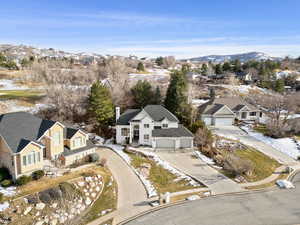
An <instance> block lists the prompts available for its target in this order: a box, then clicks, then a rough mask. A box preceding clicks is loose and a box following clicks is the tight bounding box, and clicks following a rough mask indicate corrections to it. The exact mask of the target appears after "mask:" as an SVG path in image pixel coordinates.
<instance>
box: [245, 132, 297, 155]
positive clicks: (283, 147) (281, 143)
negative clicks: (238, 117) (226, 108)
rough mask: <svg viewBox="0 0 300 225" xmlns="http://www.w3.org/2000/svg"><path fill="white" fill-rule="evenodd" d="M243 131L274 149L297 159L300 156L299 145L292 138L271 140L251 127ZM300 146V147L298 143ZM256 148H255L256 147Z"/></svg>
mask: <svg viewBox="0 0 300 225" xmlns="http://www.w3.org/2000/svg"><path fill="white" fill-rule="evenodd" d="M242 129H244V130H246V131H247V132H248V135H250V136H252V137H254V138H256V139H257V140H259V141H261V142H264V143H265V144H267V145H270V146H271V147H273V148H274V149H276V150H278V151H280V152H282V153H284V154H287V155H289V156H290V157H292V158H294V159H297V158H298V156H300V150H298V149H297V143H296V142H295V141H294V140H293V139H292V138H278V139H275V138H271V137H267V136H264V135H263V134H261V133H258V132H255V131H254V130H252V129H251V128H250V127H249V126H243V127H242ZM298 145H300V143H299V141H298ZM254 147H255V146H254Z"/></svg>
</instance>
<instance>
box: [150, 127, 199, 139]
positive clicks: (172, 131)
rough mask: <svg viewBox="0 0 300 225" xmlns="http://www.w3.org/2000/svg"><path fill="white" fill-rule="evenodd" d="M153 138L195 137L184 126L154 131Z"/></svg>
mask: <svg viewBox="0 0 300 225" xmlns="http://www.w3.org/2000/svg"><path fill="white" fill-rule="evenodd" d="M152 137H194V135H193V134H192V133H191V132H190V131H189V130H188V129H187V128H185V127H184V126H182V125H179V126H178V128H167V129H154V130H153V131H152Z"/></svg>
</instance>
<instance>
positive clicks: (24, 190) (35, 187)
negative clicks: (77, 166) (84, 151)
mask: <svg viewBox="0 0 300 225" xmlns="http://www.w3.org/2000/svg"><path fill="white" fill-rule="evenodd" d="M87 172H95V173H97V174H101V175H102V176H106V175H107V173H108V171H107V170H106V169H104V168H102V167H97V166H94V167H89V168H85V169H82V170H79V171H75V172H72V173H69V174H66V175H63V176H60V177H53V178H51V177H43V178H41V179H40V180H37V181H31V182H29V183H28V184H26V185H24V186H20V187H19V188H18V195H17V196H15V197H14V198H16V197H20V196H25V195H28V194H33V193H36V192H40V191H43V190H46V189H48V188H51V187H55V186H57V185H58V184H60V183H61V182H66V181H70V180H72V179H75V178H78V177H81V176H82V174H83V173H87Z"/></svg>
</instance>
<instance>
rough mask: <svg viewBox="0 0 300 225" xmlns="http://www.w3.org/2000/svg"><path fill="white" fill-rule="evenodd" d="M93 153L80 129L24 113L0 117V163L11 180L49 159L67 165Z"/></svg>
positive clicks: (90, 145)
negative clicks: (8, 172)
mask: <svg viewBox="0 0 300 225" xmlns="http://www.w3.org/2000/svg"><path fill="white" fill-rule="evenodd" d="M94 152H95V146H94V145H93V144H92V143H91V142H90V141H89V140H88V135H87V134H86V133H84V132H83V131H81V130H78V129H73V128H68V127H66V126H64V125H63V124H62V123H60V122H56V121H52V120H45V119H41V118H39V117H36V116H34V115H32V114H30V113H27V112H15V113H7V114H3V115H1V116H0V166H1V167H6V168H8V169H9V171H10V173H11V175H12V177H13V179H17V178H18V177H19V176H22V175H30V174H31V173H32V172H34V171H36V170H42V169H44V166H45V165H46V164H47V165H48V164H49V163H51V161H52V162H58V161H60V162H61V165H63V166H67V165H70V164H72V163H74V162H76V160H79V159H81V158H83V157H84V156H86V155H88V154H91V153H94Z"/></svg>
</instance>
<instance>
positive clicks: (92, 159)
mask: <svg viewBox="0 0 300 225" xmlns="http://www.w3.org/2000/svg"><path fill="white" fill-rule="evenodd" d="M89 161H90V162H98V161H99V155H98V154H97V153H92V154H89Z"/></svg>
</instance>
